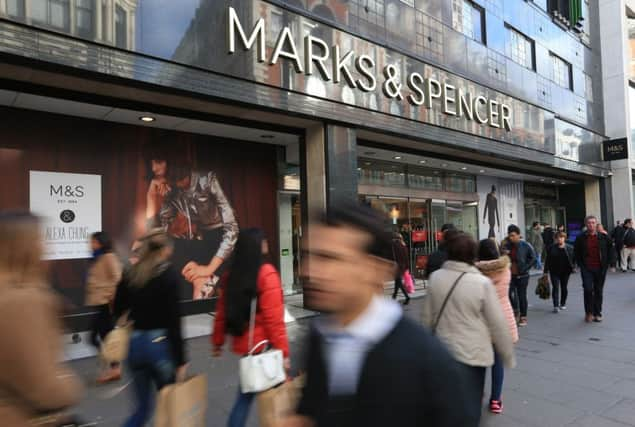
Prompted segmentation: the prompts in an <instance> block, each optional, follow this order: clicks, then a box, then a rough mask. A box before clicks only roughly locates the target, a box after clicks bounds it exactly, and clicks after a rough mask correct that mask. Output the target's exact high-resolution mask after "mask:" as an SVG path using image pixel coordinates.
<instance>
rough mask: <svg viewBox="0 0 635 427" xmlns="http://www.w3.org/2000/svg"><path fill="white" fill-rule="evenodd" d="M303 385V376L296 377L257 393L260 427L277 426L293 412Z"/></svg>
mask: <svg viewBox="0 0 635 427" xmlns="http://www.w3.org/2000/svg"><path fill="white" fill-rule="evenodd" d="M303 385H304V376H299V377H296V378H295V379H294V380H293V381H287V382H285V383H283V384H281V385H280V386H278V387H274V388H272V389H270V390H267V391H263V392H261V393H258V397H257V400H258V418H259V422H260V427H278V426H280V425H281V423H282V420H283V419H284V418H285V417H288V416H289V415H293V414H294V413H295V410H296V407H297V406H298V402H299V401H300V394H301V393H302V387H303Z"/></svg>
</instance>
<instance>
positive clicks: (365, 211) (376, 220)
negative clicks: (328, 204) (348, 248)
mask: <svg viewBox="0 0 635 427" xmlns="http://www.w3.org/2000/svg"><path fill="white" fill-rule="evenodd" d="M322 223H323V224H325V225H328V226H330V227H353V228H356V229H358V230H360V231H362V232H365V233H367V234H369V235H370V236H371V237H372V239H371V240H370V242H369V243H368V245H367V246H366V247H365V248H364V250H365V251H366V253H368V254H369V255H373V256H376V257H379V258H384V259H387V260H390V261H393V255H392V234H391V233H389V232H388V231H386V227H385V226H384V219H383V217H382V216H381V215H380V214H379V213H378V212H377V211H376V210H374V209H373V208H371V207H368V206H364V205H361V204H359V203H356V202H351V201H343V202H338V204H337V207H335V206H334V207H332V208H330V209H329V210H328V212H327V213H326V214H324V215H322Z"/></svg>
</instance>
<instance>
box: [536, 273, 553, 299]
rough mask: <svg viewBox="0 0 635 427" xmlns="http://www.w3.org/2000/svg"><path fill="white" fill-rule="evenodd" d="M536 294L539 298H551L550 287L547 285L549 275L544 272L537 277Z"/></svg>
mask: <svg viewBox="0 0 635 427" xmlns="http://www.w3.org/2000/svg"><path fill="white" fill-rule="evenodd" d="M536 295H538V296H539V297H540V299H549V298H551V289H550V286H549V276H547V275H546V274H545V275H544V276H542V277H541V278H540V279H538V285H537V286H536Z"/></svg>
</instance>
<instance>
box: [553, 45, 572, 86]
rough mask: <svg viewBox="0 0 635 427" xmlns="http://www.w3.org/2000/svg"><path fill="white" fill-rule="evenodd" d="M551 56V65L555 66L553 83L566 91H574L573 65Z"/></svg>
mask: <svg viewBox="0 0 635 427" xmlns="http://www.w3.org/2000/svg"><path fill="white" fill-rule="evenodd" d="M550 55H551V63H552V65H553V81H554V83H556V84H557V85H559V86H562V87H563V88H566V89H573V86H572V85H571V64H569V63H568V62H567V61H565V60H564V59H562V58H560V57H559V56H556V55H554V54H553V53H551V54H550Z"/></svg>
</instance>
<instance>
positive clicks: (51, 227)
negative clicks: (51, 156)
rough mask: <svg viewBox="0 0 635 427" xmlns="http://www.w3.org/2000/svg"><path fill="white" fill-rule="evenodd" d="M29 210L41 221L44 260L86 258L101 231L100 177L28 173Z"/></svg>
mask: <svg viewBox="0 0 635 427" xmlns="http://www.w3.org/2000/svg"><path fill="white" fill-rule="evenodd" d="M29 209H30V211H31V212H32V213H33V214H35V215H37V216H39V217H40V218H41V219H42V235H43V239H44V259H45V260H62V259H82V258H90V257H91V252H90V246H89V239H90V235H91V234H92V233H95V232H97V231H100V230H101V176H100V175H89V174H76V173H59V172H42V171H30V173H29Z"/></svg>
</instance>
